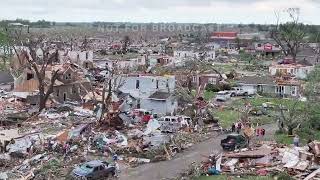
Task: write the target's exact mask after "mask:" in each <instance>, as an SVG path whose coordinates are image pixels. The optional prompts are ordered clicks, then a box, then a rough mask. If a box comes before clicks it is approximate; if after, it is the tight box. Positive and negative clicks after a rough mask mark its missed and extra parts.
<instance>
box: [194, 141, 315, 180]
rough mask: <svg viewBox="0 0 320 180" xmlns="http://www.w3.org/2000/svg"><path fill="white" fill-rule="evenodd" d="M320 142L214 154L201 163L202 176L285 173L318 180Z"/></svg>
mask: <svg viewBox="0 0 320 180" xmlns="http://www.w3.org/2000/svg"><path fill="white" fill-rule="evenodd" d="M319 149H320V142H317V141H313V142H311V143H309V144H308V145H307V146H304V147H295V146H284V145H278V144H276V143H274V142H263V144H262V145H261V144H260V145H259V146H257V147H254V148H252V149H248V148H245V149H241V150H235V151H233V152H223V153H221V154H218V155H217V154H213V155H210V156H209V158H207V160H206V161H204V162H202V164H201V166H200V169H201V174H205V175H218V174H227V175H230V176H272V175H276V174H281V173H286V174H288V175H290V176H292V177H294V178H296V179H306V180H308V179H312V178H314V177H318V178H319V177H320V161H319V160H320V159H319V157H320V156H319V155H320V150H319Z"/></svg>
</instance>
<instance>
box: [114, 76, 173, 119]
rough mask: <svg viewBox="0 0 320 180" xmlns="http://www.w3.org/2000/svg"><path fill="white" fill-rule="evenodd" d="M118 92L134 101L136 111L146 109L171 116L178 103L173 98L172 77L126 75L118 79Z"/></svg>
mask: <svg viewBox="0 0 320 180" xmlns="http://www.w3.org/2000/svg"><path fill="white" fill-rule="evenodd" d="M120 79H121V80H119V81H121V82H118V83H121V84H122V85H121V87H120V88H119V91H120V92H122V93H124V94H129V95H130V96H131V97H133V99H134V101H135V102H134V103H133V104H135V106H136V107H133V108H137V109H146V110H148V111H152V112H153V113H157V114H163V115H165V114H172V113H173V112H175V111H176V109H177V107H178V103H177V101H176V99H175V97H174V96H173V93H174V90H175V77H174V76H149V75H128V76H123V77H122V78H120Z"/></svg>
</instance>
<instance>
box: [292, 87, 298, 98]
mask: <svg viewBox="0 0 320 180" xmlns="http://www.w3.org/2000/svg"><path fill="white" fill-rule="evenodd" d="M291 95H293V96H295V95H297V87H296V86H292V87H291Z"/></svg>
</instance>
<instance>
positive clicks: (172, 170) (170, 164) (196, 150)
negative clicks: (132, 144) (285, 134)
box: [120, 124, 277, 180]
mask: <svg viewBox="0 0 320 180" xmlns="http://www.w3.org/2000/svg"><path fill="white" fill-rule="evenodd" d="M261 127H263V128H264V129H265V130H266V135H265V138H264V139H265V140H272V139H273V135H274V133H275V131H276V129H277V127H276V125H275V124H270V125H264V126H261ZM224 137H225V135H216V136H214V137H212V138H210V139H208V140H206V141H203V142H201V143H199V144H196V145H194V146H192V147H191V148H189V149H188V150H186V151H184V152H183V153H180V154H178V155H177V156H176V157H175V158H174V159H172V160H170V161H161V162H157V163H149V164H144V165H141V166H139V167H136V168H126V169H124V170H122V172H121V173H120V180H129V179H130V180H131V179H132V180H158V179H169V178H175V177H178V176H179V174H180V173H181V172H184V171H185V170H186V169H188V167H189V165H190V164H191V163H192V162H196V163H200V162H201V161H202V160H204V159H205V156H208V155H210V154H212V153H214V152H219V151H221V150H222V149H221V147H220V141H221V139H222V138H224Z"/></svg>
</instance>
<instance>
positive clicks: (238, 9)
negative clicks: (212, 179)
mask: <svg viewBox="0 0 320 180" xmlns="http://www.w3.org/2000/svg"><path fill="white" fill-rule="evenodd" d="M290 7H294V8H300V11H301V18H300V19H301V21H303V22H305V23H308V24H320V18H319V16H320V0H1V5H0V19H16V18H23V19H29V20H32V21H35V20H39V19H46V20H50V21H59V22H66V21H69V22H82V21H85V22H89V21H117V22H128V21H132V22H193V23H261V24H265V23H268V24H270V23H275V22H276V18H275V15H274V12H275V11H277V12H280V13H281V12H282V13H281V14H282V15H281V17H282V20H283V21H285V13H284V12H283V11H284V10H285V9H286V8H290Z"/></svg>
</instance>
